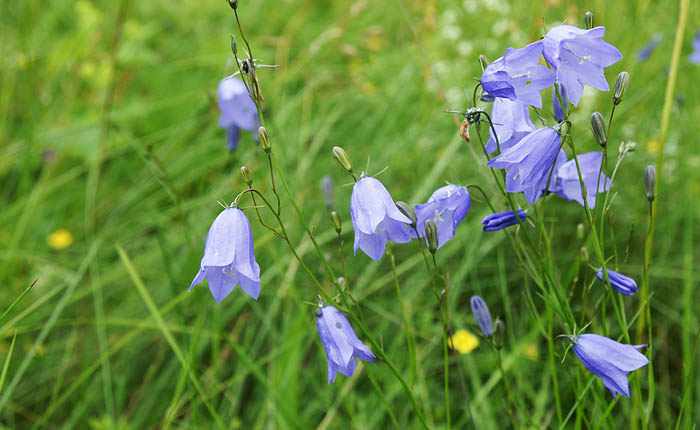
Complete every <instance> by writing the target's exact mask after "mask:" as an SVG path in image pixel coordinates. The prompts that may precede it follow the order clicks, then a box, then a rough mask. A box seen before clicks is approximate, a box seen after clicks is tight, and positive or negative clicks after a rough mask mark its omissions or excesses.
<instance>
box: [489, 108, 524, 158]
mask: <svg viewBox="0 0 700 430" xmlns="http://www.w3.org/2000/svg"><path fill="white" fill-rule="evenodd" d="M491 121H493V128H495V129H496V136H498V145H496V138H495V137H494V135H493V129H492V128H491V127H489V136H490V138H489V141H488V142H486V152H487V153H489V154H491V153H492V152H494V151H495V150H496V149H498V147H500V148H501V152H503V151H505V150H506V149H508V148H510V147H512V146H513V145H515V144H516V143H518V142H519V141H520V139H522V138H523V137H525V136H526V135H527V134H528V133H530V132H531V131H535V125H534V124H533V123H532V120H531V119H530V114H529V112H528V107H527V104H526V103H523V102H519V101H513V100H509V99H505V98H496V99H495V100H494V101H493V108H491Z"/></svg>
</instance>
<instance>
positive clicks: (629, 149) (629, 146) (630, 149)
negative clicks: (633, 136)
mask: <svg viewBox="0 0 700 430" xmlns="http://www.w3.org/2000/svg"><path fill="white" fill-rule="evenodd" d="M625 150H626V151H627V152H634V151H636V150H637V142H627V144H626V145H625Z"/></svg>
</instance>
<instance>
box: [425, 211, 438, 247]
mask: <svg viewBox="0 0 700 430" xmlns="http://www.w3.org/2000/svg"><path fill="white" fill-rule="evenodd" d="M425 238H426V239H427V240H428V249H429V250H430V252H431V253H432V254H435V251H437V249H438V243H439V242H438V232H437V226H436V225H435V221H433V220H432V219H427V220H425Z"/></svg>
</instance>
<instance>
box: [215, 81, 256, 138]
mask: <svg viewBox="0 0 700 430" xmlns="http://www.w3.org/2000/svg"><path fill="white" fill-rule="evenodd" d="M216 95H217V98H218V99H219V111H221V116H220V117H219V128H225V129H226V143H227V144H228V149H229V150H231V151H233V150H234V149H236V147H237V146H238V137H239V134H240V129H241V128H242V129H244V130H248V131H250V132H252V133H253V137H254V138H255V139H256V140H257V139H258V135H257V131H258V127H260V118H259V117H258V110H257V108H256V106H255V102H254V101H253V99H251V98H250V95H249V94H248V90H247V89H246V86H245V84H244V83H243V82H242V81H241V80H240V79H238V78H234V77H228V78H224V79H222V80H221V82H219V86H218V88H217V89H216Z"/></svg>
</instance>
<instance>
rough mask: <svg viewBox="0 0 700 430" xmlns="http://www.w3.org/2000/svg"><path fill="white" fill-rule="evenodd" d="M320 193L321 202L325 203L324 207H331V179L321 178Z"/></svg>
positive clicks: (328, 177)
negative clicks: (321, 194) (321, 195)
mask: <svg viewBox="0 0 700 430" xmlns="http://www.w3.org/2000/svg"><path fill="white" fill-rule="evenodd" d="M321 192H323V200H324V201H325V202H326V207H327V208H328V209H331V208H332V207H333V179H331V177H330V176H328V175H326V176H324V177H323V178H321Z"/></svg>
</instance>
